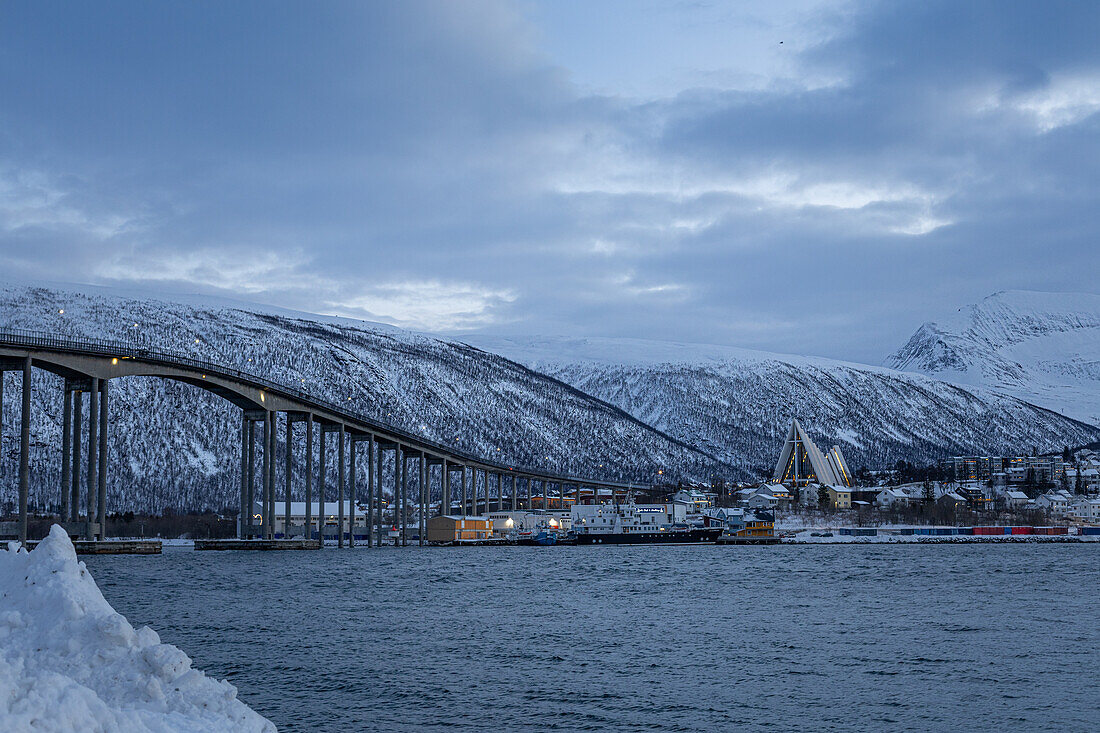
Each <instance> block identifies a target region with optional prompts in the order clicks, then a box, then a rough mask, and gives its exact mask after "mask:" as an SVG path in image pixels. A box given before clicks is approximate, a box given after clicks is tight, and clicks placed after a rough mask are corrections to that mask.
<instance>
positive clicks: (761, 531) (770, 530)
mask: <svg viewBox="0 0 1100 733" xmlns="http://www.w3.org/2000/svg"><path fill="white" fill-rule="evenodd" d="M774 534H775V522H773V521H770V520H765V519H760V518H759V517H745V528H744V529H741V530H738V531H737V533H736V536H737V537H771V536H773V535H774Z"/></svg>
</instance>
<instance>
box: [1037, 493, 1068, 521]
mask: <svg viewBox="0 0 1100 733" xmlns="http://www.w3.org/2000/svg"><path fill="white" fill-rule="evenodd" d="M1069 502H1070V498H1069V495H1067V494H1066V493H1065V492H1064V491H1048V492H1047V493H1045V494H1042V495H1041V496H1039V497H1038V498H1037V499H1036V500H1035V505H1036V506H1038V507H1039V508H1040V509H1044V510H1046V511H1047V512H1050V514H1051V515H1053V516H1056V517H1062V516H1065V515H1066V513H1067V512H1068V511H1069Z"/></svg>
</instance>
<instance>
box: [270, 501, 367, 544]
mask: <svg viewBox="0 0 1100 733" xmlns="http://www.w3.org/2000/svg"><path fill="white" fill-rule="evenodd" d="M324 509H325V513H324V524H325V536H326V537H335V536H336V532H337V529H336V527H337V525H339V523H340V521H339V517H340V502H336V501H326V502H325V504H324ZM309 510H310V522H309V535H310V539H317V537H318V536H319V535H318V533H317V527H318V523H317V502H310V505H309ZM252 517H253V518H252V521H253V523H254V524H256V525H261V524H263V505H262V504H261V503H259V502H257V503H256V504H255V506H254V507H253V510H252ZM367 519H368V518H367V507H366V506H363V505H357V506H356V510H355V539H357V540H365V539H366V538H367V534H368V532H369V528H368V527H367ZM305 522H306V503H305V502H304V501H292V502H290V536H291V537H301V536H303V534H304V529H303V527H304V526H305ZM271 526H272V531H273V532H274V536H275V538H276V539H283V538H285V537H286V536H287V533H286V504H285V503H284V502H277V503H276V504H275V517H274V521H273V522H272V525H271ZM343 526H344V539H347V538H348V536H349V532H350V531H351V530H350V527H351V502H350V501H344V525H343Z"/></svg>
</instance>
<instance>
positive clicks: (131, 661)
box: [0, 525, 275, 732]
mask: <svg viewBox="0 0 1100 733" xmlns="http://www.w3.org/2000/svg"><path fill="white" fill-rule="evenodd" d="M0 730H2V731H22V730H41V731H122V732H126V731H274V730H275V726H274V725H273V724H272V723H271V722H270V721H268V720H266V719H265V718H263V717H261V716H260V715H259V714H258V713H256V712H255V711H253V710H252V709H251V708H249V707H248V706H247V705H245V704H244V703H242V702H241V701H240V700H238V699H237V689H236V688H235V687H233V685H231V684H229V683H228V682H224V681H218V680H215V679H212V678H210V677H207V676H206V675H205V674H203V673H202V672H200V671H199V670H196V669H191V659H190V658H189V657H188V656H187V655H186V654H184V653H183V652H182V651H180V650H179V649H177V648H176V647H174V646H172V645H171V644H162V643H161V642H160V637H159V636H158V635H157V632H155V631H153V630H152V629H150V628H149V627H148V626H145V627H142V628H141V629H137V630H135V629H134V627H133V626H131V625H130V622H128V621H127V620H126V619H125V618H124V617H123V616H122V615H121V614H119V613H118V612H116V611H115V610H114V609H113V608H111V605H110V604H109V603H107V600H106V599H105V598H104V597H103V594H102V593H101V592H100V590H99V588H98V587H97V586H96V584H95V581H94V580H92V576H91V574H90V573H89V572H88V570H87V568H85V566H84V563H82V562H78V561H77V559H76V551H75V549H74V548H73V544H72V542H70V541H69V538H68V536H67V535H66V534H65V532H64V531H63V530H62V529H61V528H60V527H58V526H56V525H55V526H54V527H53V528H52V529H51V530H50V535H49V537H47V538H46V539H45V540H43V541H42V542H41V543H40V544H39V545H38V547H37V548H36V549H35V550H34V551H32V552H26V551H25V550H23V549H20V548H18V545H17V543H14V542H12V543H9V545H8V551H7V552H3V551H0Z"/></svg>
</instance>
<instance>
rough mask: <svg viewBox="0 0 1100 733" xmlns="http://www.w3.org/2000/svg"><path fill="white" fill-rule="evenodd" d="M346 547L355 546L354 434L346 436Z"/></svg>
mask: <svg viewBox="0 0 1100 733" xmlns="http://www.w3.org/2000/svg"><path fill="white" fill-rule="evenodd" d="M348 547H355V436H354V435H349V436H348Z"/></svg>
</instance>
